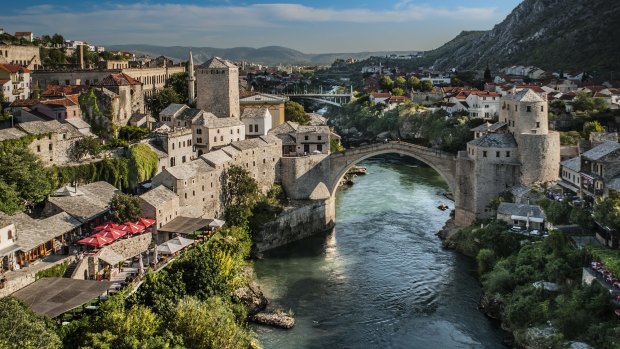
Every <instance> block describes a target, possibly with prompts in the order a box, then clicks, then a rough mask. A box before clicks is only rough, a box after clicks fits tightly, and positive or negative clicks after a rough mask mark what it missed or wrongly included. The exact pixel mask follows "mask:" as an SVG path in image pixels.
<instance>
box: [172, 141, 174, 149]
mask: <svg viewBox="0 0 620 349" xmlns="http://www.w3.org/2000/svg"><path fill="white" fill-rule="evenodd" d="M172 150H174V142H173V143H172Z"/></svg>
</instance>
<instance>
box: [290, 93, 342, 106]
mask: <svg viewBox="0 0 620 349" xmlns="http://www.w3.org/2000/svg"><path fill="white" fill-rule="evenodd" d="M283 96H286V97H288V98H290V99H309V100H312V101H316V102H321V103H325V104H329V105H333V106H336V107H341V106H343V105H344V104H347V103H349V102H350V101H351V99H353V94H350V93H339V94H333V93H285V94H283Z"/></svg>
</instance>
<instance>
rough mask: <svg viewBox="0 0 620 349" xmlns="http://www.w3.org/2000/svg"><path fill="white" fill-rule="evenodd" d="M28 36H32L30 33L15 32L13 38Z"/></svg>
mask: <svg viewBox="0 0 620 349" xmlns="http://www.w3.org/2000/svg"><path fill="white" fill-rule="evenodd" d="M26 35H28V36H30V35H32V32H15V36H26Z"/></svg>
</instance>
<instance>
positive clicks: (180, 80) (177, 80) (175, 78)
mask: <svg viewBox="0 0 620 349" xmlns="http://www.w3.org/2000/svg"><path fill="white" fill-rule="evenodd" d="M188 76H189V74H188V73H187V72H183V73H176V74H172V75H170V77H169V78H168V80H166V85H164V87H165V88H170V89H172V90H174V92H176V93H177V95H179V97H180V98H181V103H189V90H188V88H189V87H188V81H187V78H188Z"/></svg>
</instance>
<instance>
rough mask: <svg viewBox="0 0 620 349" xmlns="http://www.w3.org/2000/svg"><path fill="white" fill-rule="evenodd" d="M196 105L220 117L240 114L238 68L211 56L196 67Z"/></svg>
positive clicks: (233, 116) (237, 116)
mask: <svg viewBox="0 0 620 349" xmlns="http://www.w3.org/2000/svg"><path fill="white" fill-rule="evenodd" d="M196 83H197V84H196V85H197V91H196V92H197V95H196V107H197V108H199V109H202V110H204V111H207V112H210V113H213V114H214V115H216V116H217V117H220V118H227V117H232V118H237V119H239V117H240V116H241V111H240V107H239V68H237V66H236V65H234V64H232V63H231V62H229V61H227V60H224V59H221V58H219V57H213V58H211V59H210V60H208V61H207V62H205V63H203V64H202V65H200V66H198V67H197V69H196Z"/></svg>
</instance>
